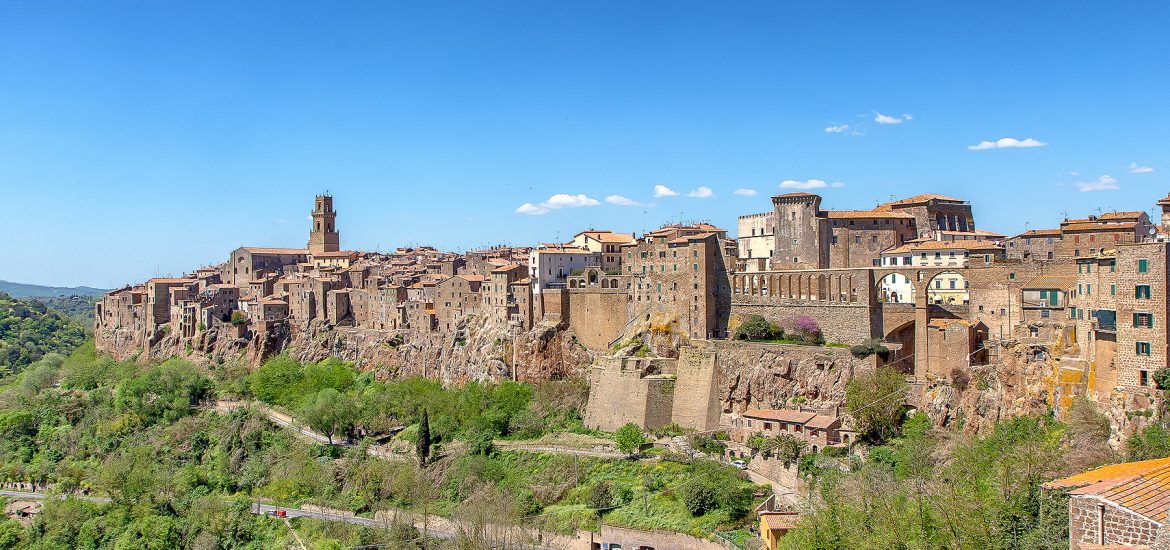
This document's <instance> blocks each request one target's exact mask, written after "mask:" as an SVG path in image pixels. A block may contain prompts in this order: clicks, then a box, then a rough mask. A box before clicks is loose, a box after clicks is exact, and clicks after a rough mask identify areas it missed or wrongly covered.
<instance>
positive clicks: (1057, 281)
mask: <svg viewBox="0 0 1170 550" xmlns="http://www.w3.org/2000/svg"><path fill="white" fill-rule="evenodd" d="M1076 284H1077V278H1076V277H1061V276H1059V275H1045V276H1042V277H1036V278H1034V279H1032V280H1031V281H1028V282H1027V283H1024V286H1023V287H1021V288H1033V289H1034V288H1055V289H1059V290H1067V289H1070V288H1072V287H1074V286H1076Z"/></svg>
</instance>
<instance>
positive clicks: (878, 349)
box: [849, 338, 890, 361]
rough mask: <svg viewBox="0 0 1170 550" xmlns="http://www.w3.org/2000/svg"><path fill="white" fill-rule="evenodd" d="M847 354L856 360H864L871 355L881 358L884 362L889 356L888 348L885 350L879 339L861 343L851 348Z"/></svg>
mask: <svg viewBox="0 0 1170 550" xmlns="http://www.w3.org/2000/svg"><path fill="white" fill-rule="evenodd" d="M849 353H852V354H853V356H854V357H856V358H858V359H865V358H866V357H869V356H871V355H876V356H878V357H881V358H882V360H883V361H885V360H886V359H887V358H888V357H889V356H890V348H887V347H886V346H885V345H884V344H883V343H882V339H881V338H870V339H869V340H866V341H865V342H863V343H860V344H857V345H856V346H851V347H850V348H849Z"/></svg>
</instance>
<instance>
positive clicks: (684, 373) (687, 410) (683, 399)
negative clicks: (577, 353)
mask: <svg viewBox="0 0 1170 550" xmlns="http://www.w3.org/2000/svg"><path fill="white" fill-rule="evenodd" d="M589 395H591V396H597V397H598V398H597V399H590V400H589V402H588V404H587V405H586V408H585V425H586V426H589V427H591V428H595V429H599V430H604V431H610V432H612V431H617V429H618V428H621V427H622V426H623V425H625V424H627V423H633V424H636V425H637V426H639V427H641V428H642V429H644V430H654V429H657V428H661V427H663V426H667V425H670V424H672V423H673V424H678V425H679V426H682V427H684V428H689V429H692V430H696V431H707V430H713V429H715V428H717V427H718V426H719V410H720V406H719V405H720V404H719V387H718V367H717V366H716V358H715V352H714V351H713V350H709V349H699V348H693V347H683V348H681V349H680V350H679V358H678V359H667V358H658V357H656V358H640V357H612V356H601V357H597V358H596V359H595V360H594V362H593V365H592V366H590V367H589Z"/></svg>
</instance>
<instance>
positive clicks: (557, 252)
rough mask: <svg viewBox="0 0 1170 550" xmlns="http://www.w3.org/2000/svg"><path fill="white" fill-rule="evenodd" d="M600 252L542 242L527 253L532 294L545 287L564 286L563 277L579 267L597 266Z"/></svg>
mask: <svg viewBox="0 0 1170 550" xmlns="http://www.w3.org/2000/svg"><path fill="white" fill-rule="evenodd" d="M601 254H602V253H601V252H593V251H590V250H588V249H586V248H581V247H578V246H571V245H563V244H542V245H540V246H539V247H537V248H535V249H533V250H532V252H531V253H530V254H529V255H528V276H529V278H530V279H532V294H533V295H534V296H536V295H538V293H540V292H541V291H543V290H544V289H546V288H565V278H566V277H568V276H569V275H571V274H572V273H573V271H576V270H579V269H585V268H587V267H599V266H600V265H601Z"/></svg>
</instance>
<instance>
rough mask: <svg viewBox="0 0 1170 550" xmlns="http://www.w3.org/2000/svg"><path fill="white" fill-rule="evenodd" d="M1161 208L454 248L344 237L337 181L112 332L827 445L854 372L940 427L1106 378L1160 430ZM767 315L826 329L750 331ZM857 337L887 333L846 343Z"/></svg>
mask: <svg viewBox="0 0 1170 550" xmlns="http://www.w3.org/2000/svg"><path fill="white" fill-rule="evenodd" d="M1157 204H1158V206H1160V207H1161V208H1162V210H1163V212H1164V214H1163V219H1162V220H1159V221H1161V222H1162V223H1161V225H1157V224H1155V223H1154V222H1153V221H1151V220H1150V219H1149V216H1148V215H1147V214H1145V213H1144V212H1142V211H1129V212H1107V213H1104V214H1101V215H1098V216H1087V217H1084V218H1077V219H1066V220H1063V221H1062V222H1060V224H1059V227H1055V228H1052V229H1032V230H1028V231H1026V232H1025V233H1022V234H1019V235H1014V236H1007V235H1003V234H999V233H996V232H993V231H988V230H985V229H983V228H981V227H979V226H977V224H976V220H975V216H974V212H973V209H972V205H971V204H970V203H969V202H967V201H965V200H963V199H959V198H953V197H947V196H942V195H936V194H925V195H918V196H914V197H909V198H905V199H902V200H896V201H891V202H888V203H884V204H880V205H878V206H877V207H875V208H873V209H871V210H825V209H822V208H821V197H820V196H818V195H816V194H812V193H805V192H798V193H788V194H782V195H778V196H775V197H772V199H771V208H769V209H767V210H766V211H765V212H762V213H756V214H749V215H744V216H741V217H740V218H739V227H738V228H737V229H738V234H737V236H736V237H735V238H732V237H730V236H729V235H728V232H727V231H726V230H725V229H721V228H718V227H715V226H713V225H710V224H706V223H697V224H676V225H666V226H663V227H661V228H658V229H655V230H653V231H648V232H646V233H644V234H642V235H634V234H624V233H615V232H611V231H605V230H597V229H585V230H582V231H581V232H580V233H577V234H576V235H575V236H574V237H573V239H572V240H570V241H568V242H564V243H541V244H536V245H534V246H532V247H494V248H489V249H486V250H475V251H470V252H467V253H464V254H456V253H450V252H442V251H439V250H436V249H434V248H430V247H418V248H399V249H397V250H395V251H394V252H392V253H375V252H363V251H351V250H344V249H343V248H342V247H341V242H342V241H341V236H340V235H339V233H338V231H337V228H336V218H337V215H338V213H337V210H335V209H334V204H333V198H332V197H331V196H328V195H320V196H317V197H316V198H315V200H314V203H313V210H312V227H311V228H310V232H309V238H308V242H307V244H306V247H305V248H267V247H251V246H245V247H241V248H238V249H236V250H233V251H231V252H230V253H229V255H228V257H227V259H226V261H225V262H224V263H221V264H218V265H215V266H212V267H207V268H202V269H198V270H196V271H194V272H193V273H191V274H189V275H187V276H184V277H178V278H155V279H151V280H149V281H146V282H145V283H143V284H140V285H136V286H128V287H125V288H122V289H118V290H115V291H112V292H110V293H109V294H107V295H105V296H104V297H103V298H102V299H101V301H100V302H98V303H97V304H96V305H95V315H94V316H95V321H94V331H95V335H96V343H97V347H98V349H99V350H100V351H104V352H108V353H110V354H112V355H114V356H116V357H118V358H121V359H125V358H130V357H139V358H149V357H169V356H172V355H183V356H187V357H190V358H195V359H200V358H201V359H203V360H207V361H222V360H224V359H225V358H231V357H238V356H240V355H241V354H242V355H243V356H245V357H247V358H248V360H249V362H251V363H252V364H253V365H256V364H258V363H259V362H261V361H262V360H263V359H264V358H266V357H268V356H271V355H272V354H275V353H280V352H288V353H291V354H294V355H296V356H297V357H298V358H301V359H305V360H310V359H321V358H324V357H327V356H339V357H342V358H344V359H348V360H352V361H355V362H357V363H358V364H359V366H361V367H362V368H366V369H373V370H377V371H378V372H379V373H380V374H382V375H386V376H393V375H396V374H415V375H423V376H428V377H431V378H439V379H442V380H443V381H444V382H459V381H463V380H471V379H504V378H511V379H520V380H539V379H548V378H561V377H565V376H570V375H573V374H578V373H581V372H583V371H586V372H587V373H588V377H589V380H590V385H591V390H592V393H593V399H592V400H591V403H592V404H591V406H590V409H589V411H588V415H587V419H586V420H587V422H588V423H589V424H590V425H592V426H594V427H598V428H602V429H610V430H612V429H616V427H618V426H620V425H622V424H624V423H625V422H634V423H636V424H638V425H640V426H643V427H645V428H648V429H653V428H655V427H659V426H662V425H667V424H672V423H673V424H678V425H681V426H684V427H687V428H691V429H695V430H711V429H715V428H718V427H721V426H722V427H727V426H739V425H747V424H748V423H750V422H752V421H765V422H766V421H768V419H769V418H786V419H787V418H800V419H807V420H803V421H798V422H795V424H796V426H798V427H799V426H801V425H802V424H803V425H806V427H807V428H808V429H809V430H810V431H811V432H813V433H816V434H817V437H819V439H818V441H819V444H820V445H822V446H823V445H839V444H842V443H845V442H847V441H848V438H849V437H850V436H851V435H852V434H851V431H850V428H849V419H848V418H842V416H843V415H842V404H843V398H844V385H845V384H846V383H847V382H848V381H849V380H850V379H851V378H852V377H853V375H854V374H855V373H857V372H859V371H860V370H865V369H873V368H875V367H878V366H883V365H889V366H892V367H896V368H897V369H899V370H900V371H901V372H903V373H905V375H906V377H907V379H908V380H909V381H910V382H911V383H912V388H913V395H912V396H911V397H910V398H908V400H907V401H908V404H909V405H911V406H915V407H917V408H920V409H921V410H923V411H925V412H927V413H928V414H929V415H930V416H931V418H932V420H934V422H935V423H936V424H937V425H940V426H947V425H953V424H956V423H961V427H962V428H964V429H966V430H970V431H977V430H979V429H980V428H981V427H983V426H986V425H988V424H989V423H990V422H994V421H995V420H997V419H1000V418H1004V417H1010V416H1014V415H1019V414H1026V413H1031V412H1038V411H1044V410H1047V408H1048V407H1052V408H1054V409H1055V410H1057V412H1058V414H1059V412H1060V411H1061V410H1062V409H1064V408H1067V407H1068V405H1069V404H1070V403H1071V401H1072V400H1073V399H1074V398H1076V397H1087V398H1089V399H1091V400H1094V401H1096V402H1098V403H1101V404H1102V405H1103V406H1102V408H1103V410H1105V411H1107V412H1108V413H1109V414H1110V417H1111V421H1112V423H1113V425H1114V428H1116V429H1115V430H1114V434H1115V436H1114V437H1115V439H1116V438H1119V437H1123V436H1124V434H1126V433H1131V432H1132V431H1134V430H1135V429H1139V428H1140V427H1141V423H1142V421H1143V419H1144V418H1145V417H1143V416H1141V415H1133V414H1129V415H1127V414H1126V412H1127V411H1134V410H1138V411H1141V410H1148V409H1150V408H1151V407H1152V405H1153V400H1154V399H1155V398H1156V395H1155V392H1154V391H1153V390H1154V382H1153V376H1154V373H1155V372H1157V371H1158V370H1160V369H1163V368H1165V366H1166V364H1167V341H1168V340H1167V330H1168V329H1167V327H1168V326H1170V324H1168V323H1166V322H1165V320H1166V319H1167V314H1168V313H1170V302H1168V300H1167V294H1166V275H1167V262H1168V258H1170V257H1168V254H1167V247H1168V246H1170V244H1168V239H1167V235H1166V232H1165V230H1164V228H1166V227H1170V197H1167V198H1164V199H1161V200H1159V201H1157ZM757 316H758V317H762V318H763V319H764V320H766V321H768V322H770V323H773V324H775V325H776V326H778V327H782V326H791V325H792V324H793V323H797V322H804V323H806V324H810V325H811V326H812V327H813V329H812V330H813V331H815V333H816V334H815V336H813V337H811V338H808V339H807V341H803V342H780V343H775V342H774V343H758V342H750V341H745V340H751V338H740V339H737V338H736V331H737V328H738V327H740V326H741V325H742V324H743V323H745V322H747V321H750V320H752V319H754V318H756V317H757ZM789 332H790V333H791V331H789ZM809 344H813V345H809ZM859 345H871V346H878V347H877V348H876V349H878V351H880V353H873V354H868V355H866V354H858V353H851V352H850V350H849V349H848V348H849V347H850V346H859ZM810 415H811V416H810ZM813 418H816V420H815V421H814V420H812V419H813ZM784 422H788V421H787V420H785V421H784ZM784 422H781V424H779V425H783V424H784ZM808 422H813V424H807V423H808ZM769 424H770V422H769ZM804 433H808V432H804ZM1117 442H1118V440H1115V441H1114V443H1115V444H1116V443H1117Z"/></svg>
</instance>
